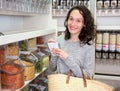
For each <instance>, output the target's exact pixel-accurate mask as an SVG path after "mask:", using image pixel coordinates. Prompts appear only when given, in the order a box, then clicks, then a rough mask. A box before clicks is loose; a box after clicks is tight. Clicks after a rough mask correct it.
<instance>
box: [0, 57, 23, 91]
mask: <svg viewBox="0 0 120 91" xmlns="http://www.w3.org/2000/svg"><path fill="white" fill-rule="evenodd" d="M16 62H19V64H18V63H16ZM1 85H2V89H3V90H16V89H19V88H21V87H22V86H23V85H24V66H23V64H22V63H21V61H20V59H19V58H18V59H14V58H13V59H12V58H9V61H7V62H6V63H4V64H3V65H1Z"/></svg>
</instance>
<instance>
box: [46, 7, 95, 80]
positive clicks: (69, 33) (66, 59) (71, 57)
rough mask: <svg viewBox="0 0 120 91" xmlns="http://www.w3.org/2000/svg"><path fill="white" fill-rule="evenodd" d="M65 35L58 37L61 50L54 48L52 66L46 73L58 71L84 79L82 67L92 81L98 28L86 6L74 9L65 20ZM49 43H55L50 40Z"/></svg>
mask: <svg viewBox="0 0 120 91" xmlns="http://www.w3.org/2000/svg"><path fill="white" fill-rule="evenodd" d="M64 25H65V27H66V30H65V33H64V34H63V35H61V36H59V37H58V39H57V42H58V43H59V44H60V48H53V49H52V53H53V54H54V55H56V56H53V55H51V60H50V65H49V67H48V70H47V71H46V72H48V73H51V72H54V71H56V72H57V73H61V74H68V72H69V70H72V73H73V76H75V77H82V72H81V67H82V69H83V72H84V74H85V76H86V78H90V79H92V76H93V75H94V69H95V44H94V40H95V34H96V32H95V31H96V26H95V25H94V18H93V17H92V14H91V12H90V11H89V9H88V8H86V7H85V6H74V7H72V8H71V9H70V10H69V12H68V14H67V17H66V19H65V22H64ZM49 42H55V40H53V39H50V40H49Z"/></svg>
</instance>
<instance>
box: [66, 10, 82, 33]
mask: <svg viewBox="0 0 120 91" xmlns="http://www.w3.org/2000/svg"><path fill="white" fill-rule="evenodd" d="M67 25H68V30H69V32H70V34H77V35H79V34H80V32H81V29H82V27H83V25H84V19H83V16H82V15H81V14H80V12H79V10H73V11H72V12H71V13H70V16H69V19H68V22H67Z"/></svg>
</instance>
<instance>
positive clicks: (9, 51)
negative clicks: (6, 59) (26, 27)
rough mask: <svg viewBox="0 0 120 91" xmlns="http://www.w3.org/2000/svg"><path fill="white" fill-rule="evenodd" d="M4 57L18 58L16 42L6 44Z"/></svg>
mask: <svg viewBox="0 0 120 91" xmlns="http://www.w3.org/2000/svg"><path fill="white" fill-rule="evenodd" d="M6 55H7V56H18V55H19V48H18V42H14V43H10V44H7V46H6Z"/></svg>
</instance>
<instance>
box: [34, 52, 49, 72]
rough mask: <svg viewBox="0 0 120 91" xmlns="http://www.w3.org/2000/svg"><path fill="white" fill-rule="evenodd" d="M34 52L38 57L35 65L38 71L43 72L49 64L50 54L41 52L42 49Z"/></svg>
mask: <svg viewBox="0 0 120 91" xmlns="http://www.w3.org/2000/svg"><path fill="white" fill-rule="evenodd" d="M32 53H33V54H34V55H35V56H36V57H37V58H38V60H37V62H36V66H35V68H36V72H41V71H42V70H44V69H46V68H47V67H48V66H49V55H47V54H45V53H43V52H41V51H40V50H37V51H35V52H32Z"/></svg>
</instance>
